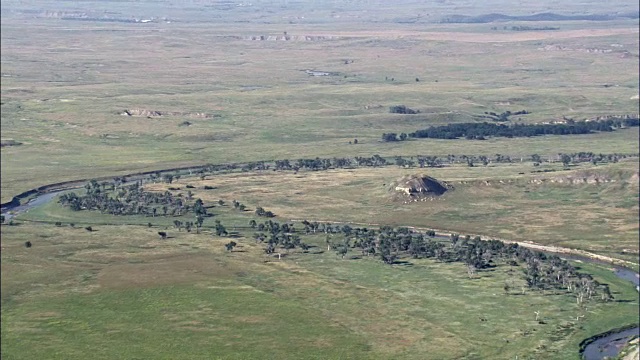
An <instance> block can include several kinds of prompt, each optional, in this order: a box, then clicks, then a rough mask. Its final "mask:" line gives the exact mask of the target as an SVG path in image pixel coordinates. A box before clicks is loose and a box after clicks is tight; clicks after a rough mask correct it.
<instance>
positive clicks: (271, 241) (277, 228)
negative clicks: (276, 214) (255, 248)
mask: <svg viewBox="0 0 640 360" xmlns="http://www.w3.org/2000/svg"><path fill="white" fill-rule="evenodd" d="M249 225H250V226H251V227H252V228H254V229H256V230H257V232H256V233H254V234H253V238H254V239H255V241H256V242H259V243H264V244H265V248H264V252H265V253H266V254H274V253H278V254H279V253H280V251H279V249H283V250H285V251H286V252H289V251H290V250H292V249H295V248H300V249H302V251H304V252H307V251H308V250H309V248H310V246H309V245H307V244H305V243H303V242H302V239H301V238H300V235H298V234H297V233H296V229H295V227H294V225H293V224H287V223H283V224H280V223H278V222H276V221H273V220H267V221H265V222H263V223H259V224H258V223H256V221H255V220H251V222H250V223H249Z"/></svg>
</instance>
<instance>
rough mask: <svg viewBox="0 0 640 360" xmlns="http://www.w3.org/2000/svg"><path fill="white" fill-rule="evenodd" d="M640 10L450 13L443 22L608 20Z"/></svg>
mask: <svg viewBox="0 0 640 360" xmlns="http://www.w3.org/2000/svg"><path fill="white" fill-rule="evenodd" d="M638 18H640V12H629V13H624V14H585V15H561V14H555V13H540V14H534V15H521V16H511V15H505V14H499V13H492V14H484V15H478V16H467V15H449V16H446V17H444V18H443V19H442V20H441V21H440V22H441V23H479V24H482V23H492V22H506V21H567V20H587V21H607V20H615V19H638Z"/></svg>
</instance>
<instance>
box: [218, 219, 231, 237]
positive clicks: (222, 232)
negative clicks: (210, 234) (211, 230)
mask: <svg viewBox="0 0 640 360" xmlns="http://www.w3.org/2000/svg"><path fill="white" fill-rule="evenodd" d="M228 234H229V233H228V232H227V229H226V228H225V227H224V225H222V224H220V223H219V222H218V223H217V224H216V235H218V236H227V235H228Z"/></svg>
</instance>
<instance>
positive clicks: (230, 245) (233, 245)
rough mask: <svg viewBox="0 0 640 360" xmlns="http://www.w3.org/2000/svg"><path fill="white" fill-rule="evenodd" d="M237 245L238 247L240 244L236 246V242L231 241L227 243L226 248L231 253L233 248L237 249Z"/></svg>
mask: <svg viewBox="0 0 640 360" xmlns="http://www.w3.org/2000/svg"><path fill="white" fill-rule="evenodd" d="M236 245H238V244H236V242H235V241H230V242H228V243H226V244H225V245H224V247H225V248H226V249H227V251H229V252H231V251H232V250H233V248H234V247H236Z"/></svg>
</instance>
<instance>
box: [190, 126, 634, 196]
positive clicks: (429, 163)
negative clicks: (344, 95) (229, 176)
mask: <svg viewBox="0 0 640 360" xmlns="http://www.w3.org/2000/svg"><path fill="white" fill-rule="evenodd" d="M389 136H390V138H391V137H392V138H395V139H396V140H399V138H398V136H397V134H391V135H389ZM401 138H403V139H406V138H405V137H404V136H402V134H401ZM585 154H587V155H585ZM567 155H568V156H570V157H571V159H572V160H571V162H574V163H578V162H585V161H589V162H591V161H593V160H595V161H596V163H601V162H615V161H617V160H618V159H620V158H625V157H628V156H636V157H637V156H638V154H637V153H636V154H618V153H614V154H604V155H603V154H593V153H576V154H567ZM534 156H538V157H539V158H536V159H534V158H533V157H534ZM403 159H404V160H403ZM469 160H471V162H472V163H473V164H474V165H476V164H480V163H482V164H485V165H486V164H489V163H504V162H506V163H509V162H513V161H521V162H522V161H532V162H534V163H540V162H542V161H549V162H559V161H561V159H560V158H559V155H558V154H557V153H556V154H553V155H548V154H547V155H544V156H542V155H536V154H533V155H529V156H520V155H519V156H518V157H517V158H515V157H511V156H509V155H500V154H496V155H495V156H490V155H444V156H443V155H439V156H435V155H416V156H410V157H404V158H403V157H397V156H396V157H387V158H385V157H382V156H380V155H377V154H376V155H373V156H371V157H359V156H356V157H354V158H338V157H334V158H319V157H316V158H315V159H298V160H288V159H284V160H273V161H256V162H249V163H230V164H221V165H206V166H204V167H202V168H199V169H198V170H197V171H195V174H196V175H199V176H200V177H201V178H204V177H206V175H207V174H221V173H230V172H234V171H264V170H273V171H290V170H292V171H299V170H311V171H319V170H328V169H342V168H346V169H351V168H356V167H379V166H389V165H393V164H395V165H398V166H401V167H413V166H420V167H440V166H446V165H449V164H456V163H463V164H464V163H469ZM205 189H213V187H211V186H205Z"/></svg>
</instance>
